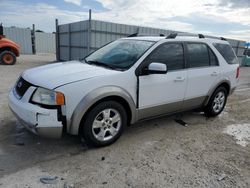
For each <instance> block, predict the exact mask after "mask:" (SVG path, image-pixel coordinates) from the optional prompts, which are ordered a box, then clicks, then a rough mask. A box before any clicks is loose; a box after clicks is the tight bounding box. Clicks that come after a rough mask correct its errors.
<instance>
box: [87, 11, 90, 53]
mask: <svg viewBox="0 0 250 188" xmlns="http://www.w3.org/2000/svg"><path fill="white" fill-rule="evenodd" d="M90 50H91V9H89V22H88V43H87V51H88V54H89V53H90Z"/></svg>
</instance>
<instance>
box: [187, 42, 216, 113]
mask: <svg viewBox="0 0 250 188" xmlns="http://www.w3.org/2000/svg"><path fill="white" fill-rule="evenodd" d="M185 51H186V59H187V67H188V73H187V74H188V82H187V90H186V94H185V98H184V104H183V105H184V108H194V107H198V106H200V105H202V103H203V102H204V100H205V98H206V96H207V95H208V91H209V89H210V88H211V87H212V86H213V85H214V83H215V82H216V80H218V78H219V77H220V74H221V73H220V68H219V63H218V59H217V57H216V55H215V54H214V52H213V51H212V50H211V49H210V47H209V46H208V45H207V44H205V43H197V42H188V43H186V44H185Z"/></svg>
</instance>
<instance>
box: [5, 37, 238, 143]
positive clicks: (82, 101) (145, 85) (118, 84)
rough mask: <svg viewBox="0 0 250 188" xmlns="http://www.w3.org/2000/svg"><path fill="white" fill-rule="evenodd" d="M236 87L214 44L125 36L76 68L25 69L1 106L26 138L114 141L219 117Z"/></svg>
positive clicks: (227, 58)
mask: <svg viewBox="0 0 250 188" xmlns="http://www.w3.org/2000/svg"><path fill="white" fill-rule="evenodd" d="M238 80H239V64H238V60H237V57H236V56H235V53H234V52H233V50H232V48H231V46H230V45H229V43H228V42H227V41H226V40H224V39H222V40H219V39H211V38H205V37H204V36H203V35H199V37H183V36H177V37H176V35H174V34H171V35H169V36H168V37H129V38H123V39H119V40H116V41H114V42H111V43H109V44H107V45H106V46H104V47H102V48H100V49H98V50H97V51H95V52H93V53H92V54H90V55H89V56H87V57H86V58H85V59H84V60H82V61H69V62H61V63H54V64H50V65H45V66H41V67H37V68H33V69H29V70H27V71H25V72H24V73H22V74H21V76H20V78H19V79H18V81H17V82H16V84H15V86H14V87H13V89H12V90H11V91H10V93H9V106H10V109H11V110H12V111H13V113H14V114H15V115H16V117H17V118H18V119H19V120H20V122H21V123H22V124H23V125H24V126H25V127H26V128H27V129H29V130H31V131H32V132H34V133H36V134H39V135H45V136H50V137H60V136H61V135H62V133H63V131H64V132H66V133H69V134H72V135H78V134H79V135H81V136H82V137H83V138H84V139H85V140H86V141H87V142H88V143H89V144H92V145H94V146H105V145H108V144H111V143H113V142H115V141H116V140H117V139H118V138H119V137H120V135H121V134H122V131H123V128H124V127H125V126H126V125H129V124H133V123H135V122H137V121H139V120H144V119H147V118H152V117H157V116H161V115H166V114H172V113H176V112H181V111H186V110H191V109H197V108H199V109H202V110H203V111H204V112H205V113H206V115H207V116H216V115H218V114H220V113H221V111H222V110H223V108H224V106H225V104H226V101H227V97H228V95H229V94H231V93H232V91H233V90H234V89H235V87H236V85H237V82H238Z"/></svg>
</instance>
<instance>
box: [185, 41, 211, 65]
mask: <svg viewBox="0 0 250 188" xmlns="http://www.w3.org/2000/svg"><path fill="white" fill-rule="evenodd" d="M187 51H188V54H187V59H188V63H189V67H190V68H192V67H205V66H209V53H208V48H207V46H206V45H205V44H200V43H188V44H187Z"/></svg>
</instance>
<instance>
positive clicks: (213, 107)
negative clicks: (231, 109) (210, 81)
mask: <svg viewBox="0 0 250 188" xmlns="http://www.w3.org/2000/svg"><path fill="white" fill-rule="evenodd" d="M227 95H228V94H227V90H226V89H225V88H224V87H219V88H217V89H216V90H215V92H214V93H213V95H212V96H211V98H210V100H209V102H208V104H207V106H206V107H205V114H206V115H207V116H208V117H214V116H217V115H219V114H220V113H221V112H222V111H223V109H224V107H225V105H226V102H227Z"/></svg>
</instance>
